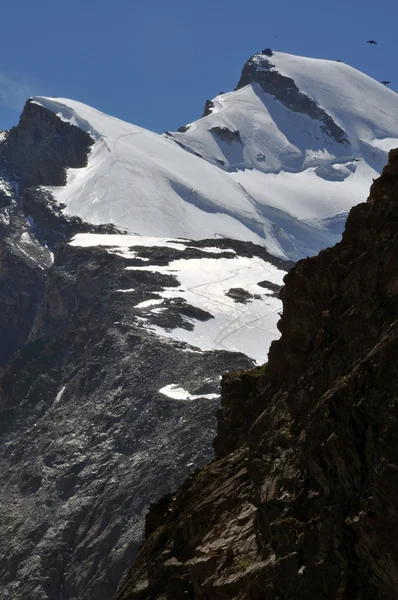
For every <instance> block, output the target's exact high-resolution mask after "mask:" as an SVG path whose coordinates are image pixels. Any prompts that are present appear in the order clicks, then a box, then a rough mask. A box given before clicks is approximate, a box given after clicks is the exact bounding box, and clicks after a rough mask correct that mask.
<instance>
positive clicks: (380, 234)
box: [115, 150, 398, 600]
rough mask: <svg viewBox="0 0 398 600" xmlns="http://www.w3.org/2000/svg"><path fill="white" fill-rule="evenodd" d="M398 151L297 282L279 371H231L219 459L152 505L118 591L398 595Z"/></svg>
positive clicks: (362, 599) (289, 282) (147, 594)
mask: <svg viewBox="0 0 398 600" xmlns="http://www.w3.org/2000/svg"><path fill="white" fill-rule="evenodd" d="M397 255H398V150H395V151H392V152H391V153H390V160H389V163H388V165H387V166H386V168H385V169H384V171H383V174H382V175H381V177H380V178H379V179H377V180H376V181H375V182H374V184H373V186H372V188H371V191H370V196H369V199H368V202H367V203H365V204H360V205H358V206H356V207H355V208H354V209H352V210H351V213H350V216H349V218H348V221H347V226H346V229H345V233H344V235H343V239H342V241H341V242H340V243H339V244H337V245H336V246H335V247H334V248H331V249H328V250H325V251H323V252H321V253H320V254H319V255H318V256H316V257H314V258H310V259H307V260H303V261H300V262H299V263H298V264H297V266H296V267H295V268H293V270H292V271H290V272H289V273H288V275H287V276H286V277H285V282H286V286H285V287H284V288H283V290H282V299H283V303H284V311H283V316H282V319H281V321H280V325H279V327H280V330H281V332H282V338H281V339H280V340H279V341H277V342H274V343H273V344H272V346H271V350H270V354H269V362H268V365H267V366H266V368H261V369H258V368H257V369H256V370H254V371H251V372H246V373H241V372H236V373H233V374H230V375H229V376H227V377H225V378H224V380H223V399H222V404H223V406H222V410H221V413H220V414H219V425H218V435H217V438H216V441H215V449H216V454H217V457H218V458H217V460H215V461H214V462H213V463H210V464H209V465H208V466H207V467H205V468H204V469H202V470H201V471H198V472H196V473H195V474H193V475H192V476H191V477H190V479H188V480H187V481H186V482H185V484H184V485H183V486H182V488H181V489H180V491H179V492H178V493H177V494H176V495H172V496H169V497H167V498H165V500H164V502H163V503H160V504H159V503H158V504H156V506H154V507H153V509H152V511H151V512H150V514H149V515H148V517H147V530H146V534H147V539H146V541H145V543H144V544H143V546H142V548H141V551H140V553H139V556H138V559H137V561H136V563H135V564H134V566H133V567H132V569H131V571H130V573H129V574H128V576H127V578H126V579H125V580H124V581H123V582H122V583H121V586H120V589H119V592H118V594H117V595H116V596H115V599H116V600H127V599H129V600H133V599H134V600H138V599H139V600H149V599H151V600H160V599H162V600H165V599H167V600H182V599H184V600H186V599H187V598H191V599H197V600H199V599H200V600H205V599H206V600H208V599H210V598H211V599H212V600H238V599H239V600H242V599H247V600H264V599H265V598H266V599H267V600H277V599H279V600H282V599H283V600H314V599H315V598H317V599H318V598H324V599H325V600H336V599H339V600H343V599H344V600H395V598H396V597H397V589H398V546H397V543H396V540H397V537H398V478H397V473H398V458H397V456H398V455H397V441H396V440H397V432H398V411H397V397H396V396H397V393H396V390H397V385H398V368H397V364H396V362H397V361H396V357H397V355H398V324H397V295H398V283H397V282H398V270H397V259H396V257H397Z"/></svg>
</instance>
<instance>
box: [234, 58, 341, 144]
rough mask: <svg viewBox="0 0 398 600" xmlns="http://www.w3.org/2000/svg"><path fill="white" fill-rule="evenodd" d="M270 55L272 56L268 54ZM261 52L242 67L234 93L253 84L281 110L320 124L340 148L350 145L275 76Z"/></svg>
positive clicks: (286, 81)
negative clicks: (285, 109)
mask: <svg viewBox="0 0 398 600" xmlns="http://www.w3.org/2000/svg"><path fill="white" fill-rule="evenodd" d="M271 55H272V53H271ZM266 56H268V57H269V56H270V55H269V53H268V54H267V53H266V52H265V51H264V52H262V54H261V55H259V54H255V55H254V56H252V58H250V59H249V60H248V61H247V62H246V64H245V65H244V67H243V70H242V75H241V78H240V80H239V83H238V85H237V86H236V88H235V89H236V90H239V89H240V88H242V87H245V86H246V85H249V84H250V83H257V84H259V85H260V86H261V88H262V89H263V90H264V92H266V93H267V94H270V95H271V96H274V97H275V98H276V99H277V100H279V102H281V104H283V106H285V107H286V108H288V109H289V110H291V111H294V112H300V113H303V114H305V115H308V116H309V117H310V118H311V119H316V120H318V121H321V122H322V126H321V128H322V129H323V131H324V133H325V134H326V135H328V136H329V137H331V138H333V139H334V140H336V142H338V143H340V144H345V145H350V143H349V141H348V139H347V134H346V132H345V131H343V129H341V127H339V126H338V125H337V123H335V122H334V120H333V118H332V117H331V116H330V115H328V114H327V113H326V112H325V111H324V110H323V109H322V108H321V107H320V106H318V105H317V103H316V102H315V101H314V100H312V98H310V97H309V96H307V95H306V94H303V92H301V91H300V90H299V88H298V87H297V85H296V84H295V82H294V81H293V79H291V78H290V77H286V76H285V75H282V74H281V73H279V72H278V71H277V70H276V69H275V67H274V65H273V64H272V62H271V60H268V58H266Z"/></svg>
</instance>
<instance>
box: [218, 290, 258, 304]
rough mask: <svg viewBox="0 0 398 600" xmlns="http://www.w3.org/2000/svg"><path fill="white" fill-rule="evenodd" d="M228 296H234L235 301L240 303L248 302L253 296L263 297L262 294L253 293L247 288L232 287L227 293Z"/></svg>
mask: <svg viewBox="0 0 398 600" xmlns="http://www.w3.org/2000/svg"><path fill="white" fill-rule="evenodd" d="M225 295H226V296H229V297H230V298H232V299H233V300H234V301H235V302H239V303H240V304H247V303H248V302H249V301H250V299H252V298H257V299H259V298H261V296H259V295H257V294H254V295H253V294H251V293H250V292H248V291H247V290H244V289H243V288H230V289H229V290H228V292H226V293H225Z"/></svg>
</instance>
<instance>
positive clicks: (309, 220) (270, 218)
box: [32, 53, 398, 259]
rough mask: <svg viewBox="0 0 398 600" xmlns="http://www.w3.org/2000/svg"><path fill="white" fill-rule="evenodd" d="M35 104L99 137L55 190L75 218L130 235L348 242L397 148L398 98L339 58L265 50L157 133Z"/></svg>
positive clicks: (279, 251)
mask: <svg viewBox="0 0 398 600" xmlns="http://www.w3.org/2000/svg"><path fill="white" fill-rule="evenodd" d="M32 101H34V102H36V103H38V104H41V105H42V106H44V107H45V108H47V109H49V110H51V111H53V112H55V113H56V114H57V115H58V116H59V117H60V118H61V119H63V120H67V121H69V122H70V123H72V124H74V125H77V126H78V127H80V128H82V129H84V130H85V131H87V132H89V133H90V134H91V135H92V137H93V138H94V139H95V144H94V146H93V149H92V152H91V155H90V158H89V164H88V167H87V168H85V169H75V170H70V171H69V173H68V184H67V186H66V187H64V188H57V189H53V190H52V191H53V192H54V195H55V197H56V199H57V200H59V201H60V202H62V203H64V204H65V206H66V208H65V211H66V212H67V213H68V214H75V215H78V216H80V217H82V218H83V219H85V220H87V221H89V222H92V223H96V224H98V223H108V222H111V223H113V224H115V225H116V226H118V227H120V228H125V229H126V230H128V232H129V233H134V234H139V235H146V236H148V235H149V236H170V237H185V238H191V239H201V238H209V237H231V238H237V239H243V240H250V241H253V242H256V243H260V244H263V245H264V244H265V245H266V246H267V248H268V249H269V251H270V252H272V253H274V254H275V255H279V256H285V257H288V258H292V259H297V258H300V257H302V256H306V255H311V254H314V253H316V252H318V251H319V250H320V249H321V248H323V247H326V246H328V245H331V244H333V243H335V242H336V241H338V239H339V237H340V233H341V231H342V229H343V226H344V220H345V215H346V213H347V211H348V210H349V209H350V208H351V206H353V205H355V204H357V203H358V202H361V201H363V200H364V199H365V198H366V196H367V193H368V189H369V185H370V183H371V180H372V177H376V176H377V174H378V173H379V172H380V171H381V168H382V166H383V165H384V163H385V162H386V158H387V151H388V150H389V149H390V148H392V147H394V146H397V145H398V120H397V119H396V114H397V109H398V95H397V94H396V93H395V92H393V91H391V90H389V89H387V88H385V87H384V86H382V85H381V84H379V83H378V82H376V81H374V80H373V79H371V78H369V77H367V76H366V75H364V74H363V73H360V72H359V71H356V70H355V69H353V68H351V67H349V66H347V65H345V64H343V63H339V62H335V61H326V60H317V59H307V58H301V57H296V56H291V55H288V54H283V53H273V55H272V56H269V55H264V54H257V55H255V56H254V57H252V58H251V59H250V60H249V61H248V62H247V63H246V65H245V67H244V69H243V73H242V78H241V81H240V84H239V86H238V89H237V90H236V91H234V92H230V93H227V94H222V95H220V96H218V97H217V98H215V99H214V101H213V103H212V105H211V107H210V114H208V116H206V117H204V118H202V119H200V120H199V121H196V122H194V123H192V124H190V125H188V126H187V129H186V131H184V132H177V133H169V132H168V133H167V134H165V135H164V136H159V135H157V134H155V133H152V132H150V131H147V130H144V129H142V128H140V127H136V126H134V125H130V124H128V123H125V122H123V121H120V120H118V119H115V118H112V117H109V116H107V115H104V114H103V113H101V112H99V111H97V110H95V109H93V108H90V107H88V106H85V105H83V104H81V103H79V102H74V101H71V100H66V99H59V98H57V99H51V98H42V97H36V98H34V99H33V100H32Z"/></svg>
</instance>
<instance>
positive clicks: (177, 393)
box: [159, 383, 220, 400]
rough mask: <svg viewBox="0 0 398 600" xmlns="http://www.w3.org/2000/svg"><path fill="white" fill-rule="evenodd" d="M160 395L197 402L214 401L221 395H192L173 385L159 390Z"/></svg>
mask: <svg viewBox="0 0 398 600" xmlns="http://www.w3.org/2000/svg"><path fill="white" fill-rule="evenodd" d="M159 393H160V394H163V395H164V396H167V397H168V398H172V399H173V400H197V399H199V398H204V399H205V400H214V399H216V398H219V397H220V394H190V393H189V392H187V391H186V390H184V388H182V387H178V384H175V383H171V384H170V385H165V386H164V387H162V388H161V389H160V390H159Z"/></svg>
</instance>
